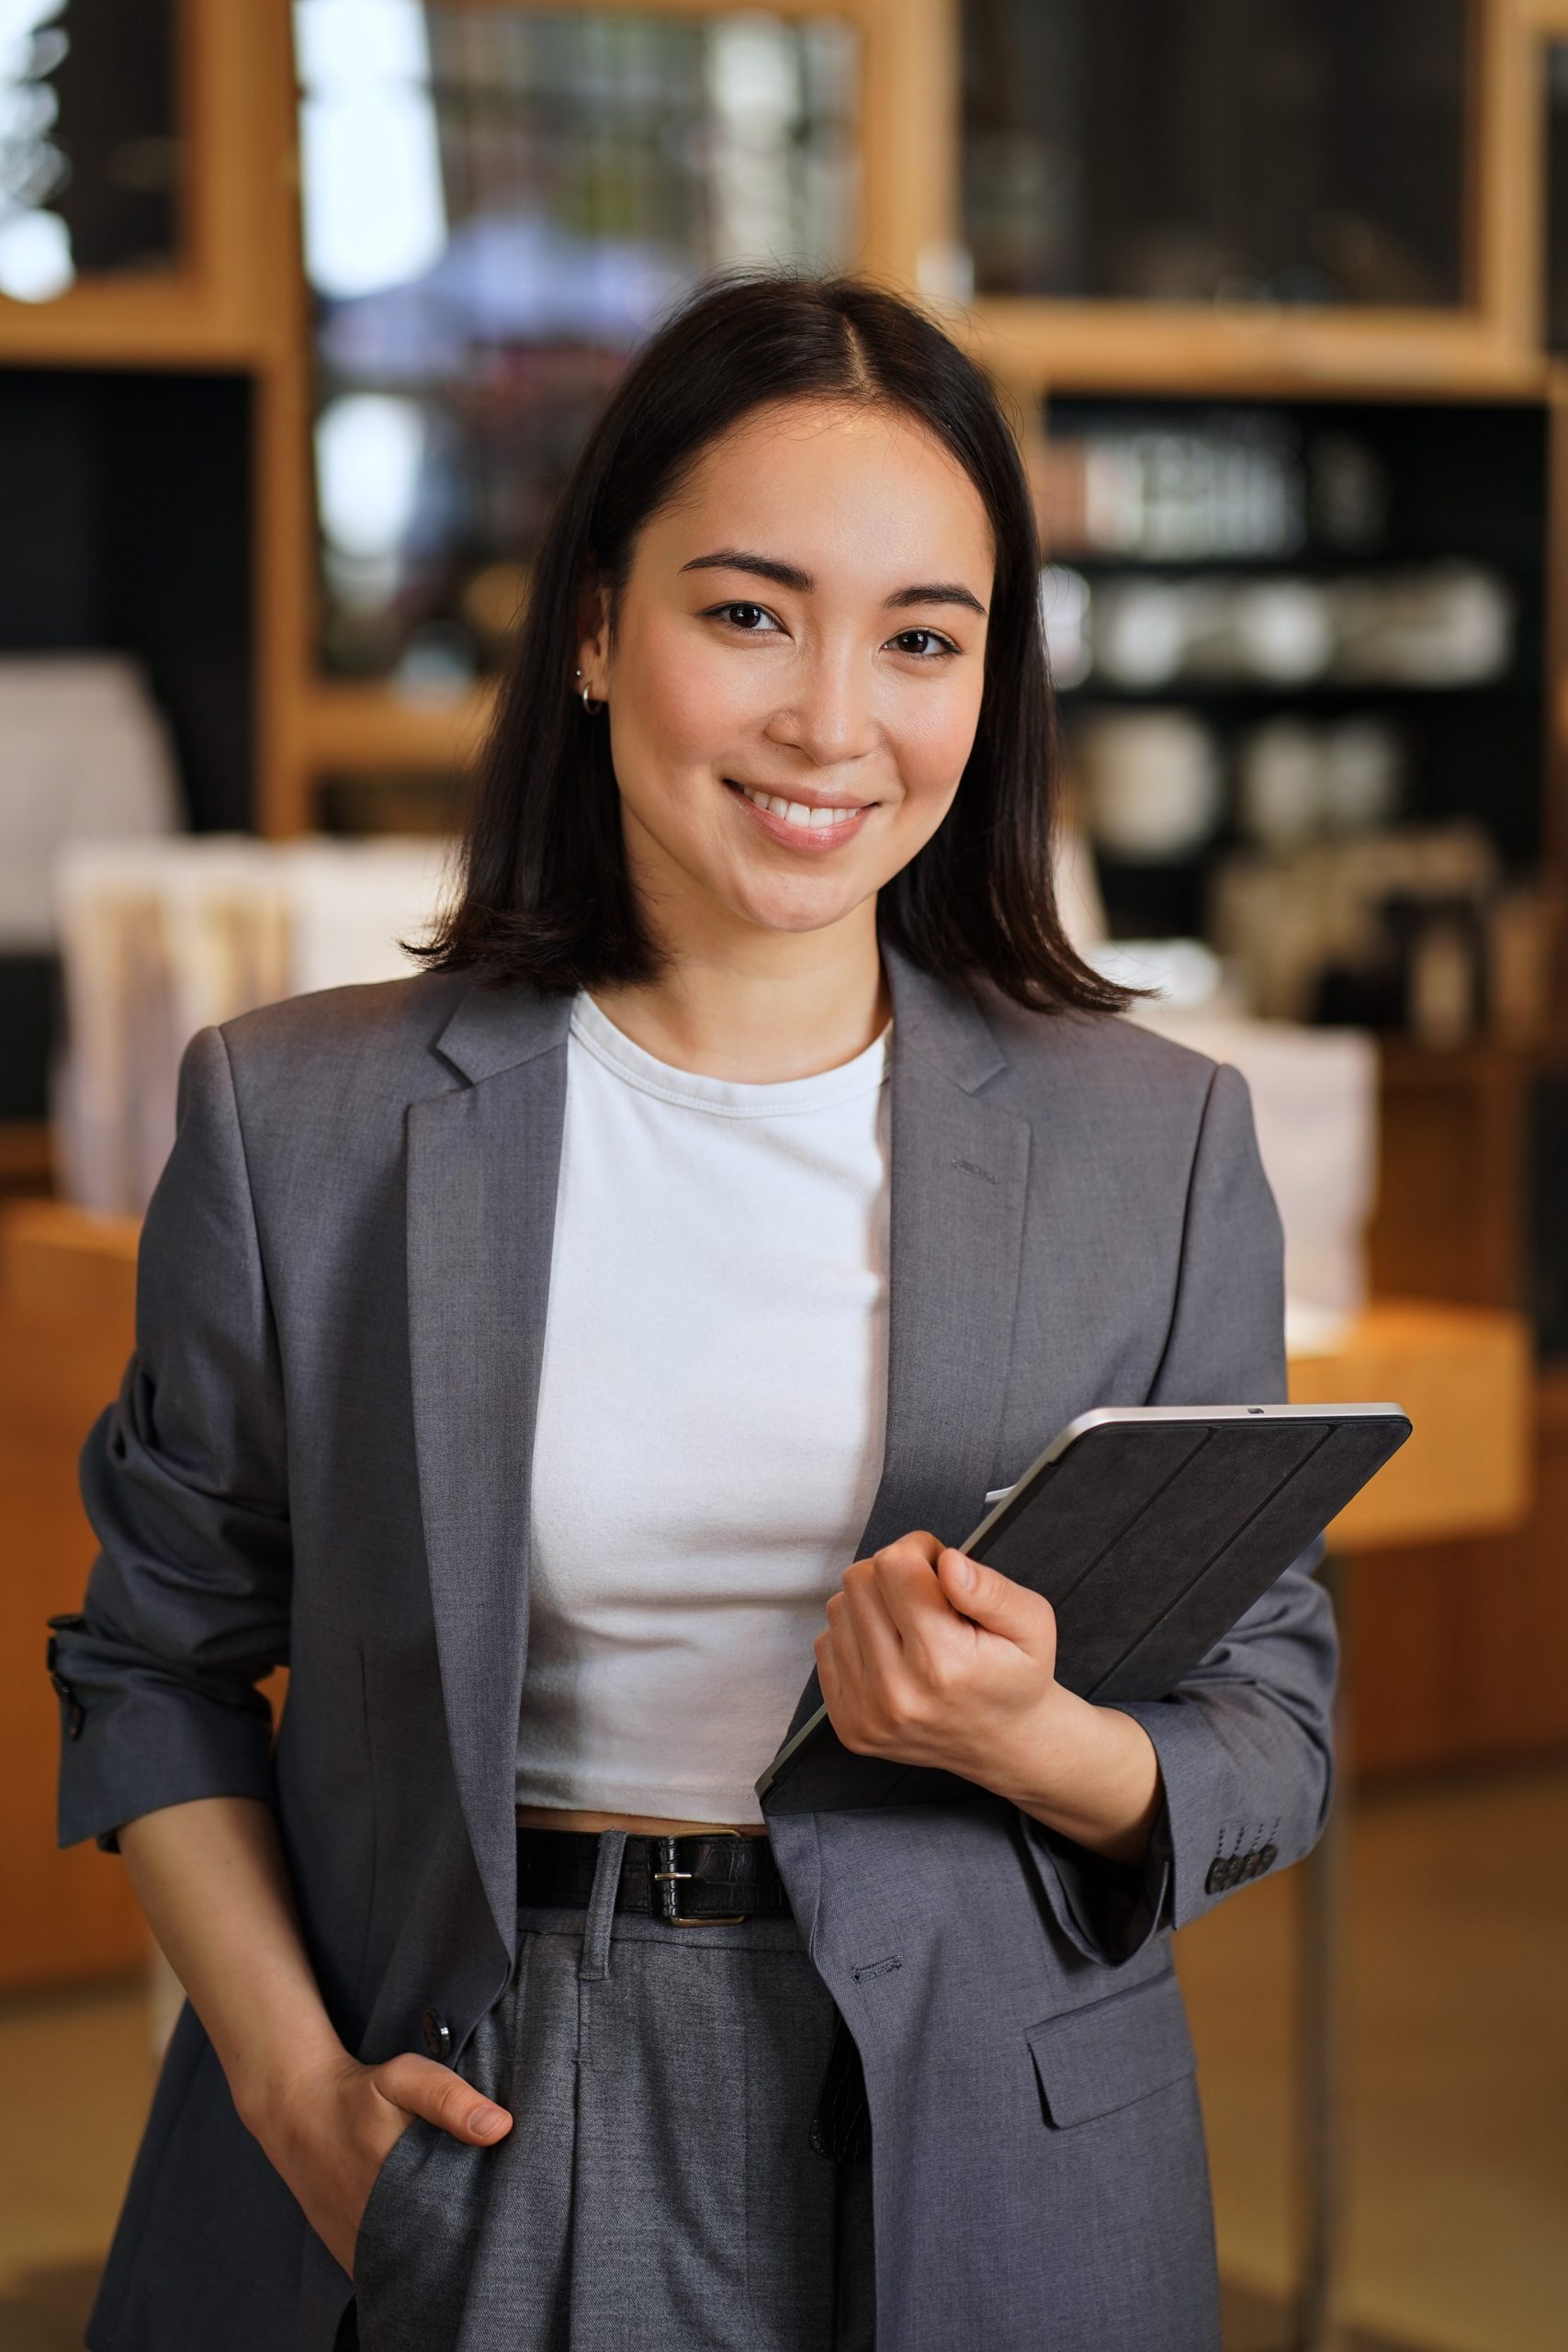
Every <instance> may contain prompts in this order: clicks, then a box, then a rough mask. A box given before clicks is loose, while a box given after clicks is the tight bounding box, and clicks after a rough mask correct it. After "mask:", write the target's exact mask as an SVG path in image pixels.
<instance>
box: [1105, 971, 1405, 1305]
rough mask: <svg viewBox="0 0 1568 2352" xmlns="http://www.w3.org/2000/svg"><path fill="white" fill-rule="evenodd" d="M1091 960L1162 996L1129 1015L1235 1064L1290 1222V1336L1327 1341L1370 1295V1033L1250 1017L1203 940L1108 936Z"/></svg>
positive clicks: (1373, 1063)
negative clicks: (1250, 1097) (1361, 1033)
mask: <svg viewBox="0 0 1568 2352" xmlns="http://www.w3.org/2000/svg"><path fill="white" fill-rule="evenodd" d="M1089 962H1090V963H1091V964H1092V965H1093V966H1094V968H1095V970H1096V971H1097V972H1100V973H1102V974H1103V975H1104V977H1105V978H1107V979H1110V980H1114V981H1116V982H1117V983H1118V984H1119V985H1121V986H1122V987H1128V988H1136V989H1153V990H1155V991H1156V994H1155V995H1153V996H1152V997H1144V998H1141V999H1139V1000H1138V1001H1135V1002H1134V1005H1133V1006H1132V1007H1131V1009H1130V1011H1129V1012H1128V1015H1127V1018H1128V1019H1129V1020H1132V1021H1136V1022H1137V1023H1139V1024H1140V1025H1141V1026H1143V1027H1145V1028H1149V1029H1157V1030H1159V1031H1160V1032H1161V1033H1162V1035H1166V1036H1168V1037H1174V1038H1175V1039H1176V1040H1177V1041H1178V1043H1179V1044H1180V1045H1184V1046H1192V1047H1193V1048H1194V1050H1195V1051H1196V1052H1198V1053H1201V1054H1210V1055H1212V1056H1213V1057H1214V1059H1215V1060H1217V1061H1224V1062H1231V1063H1234V1065H1235V1068H1236V1069H1239V1070H1240V1071H1241V1073H1242V1076H1243V1077H1244V1078H1245V1079H1246V1080H1247V1085H1248V1086H1249V1088H1250V1089H1251V1091H1252V1106H1253V1114H1254V1117H1255V1119H1256V1122H1257V1127H1258V1150H1259V1152H1260V1153H1261V1155H1262V1159H1263V1165H1264V1168H1265V1170H1267V1172H1268V1176H1269V1183H1270V1185H1271V1186H1272V1187H1273V1192H1274V1197H1275V1199H1276V1200H1277V1202H1278V1203H1279V1206H1280V1222H1281V1223H1282V1225H1283V1226H1284V1228H1285V1288H1286V1325H1287V1337H1288V1340H1289V1343H1290V1345H1291V1346H1292V1348H1293V1349H1296V1348H1306V1347H1309V1346H1329V1345H1331V1344H1332V1343H1333V1341H1334V1340H1335V1339H1336V1338H1337V1336H1338V1335H1339V1333H1340V1332H1341V1330H1342V1329H1343V1327H1344V1325H1345V1323H1346V1321H1347V1320H1348V1318H1349V1317H1351V1316H1353V1315H1355V1314H1357V1313H1358V1312H1359V1309H1360V1308H1361V1307H1362V1306H1364V1305H1365V1303H1366V1298H1367V1227H1368V1225H1369V1223H1370V1222H1371V1215H1372V1209H1373V1206H1374V1204H1375V1202H1376V1196H1377V1159H1378V1141H1377V1139H1378V1062H1377V1049H1376V1046H1374V1045H1373V1043H1372V1041H1371V1038H1370V1037H1366V1036H1363V1035H1359V1034H1357V1033H1356V1032H1354V1031H1352V1030H1348V1029H1336V1030H1333V1031H1325V1030H1322V1029H1310V1028H1303V1027H1301V1026H1298V1025H1296V1024H1294V1023H1289V1022H1284V1021H1258V1020H1255V1019H1251V1018H1249V1017H1248V1012H1247V1004H1246V1002H1245V1001H1244V1000H1243V998H1242V996H1241V995H1240V993H1239V991H1238V988H1237V985H1236V978H1237V976H1236V974H1235V971H1234V970H1233V969H1231V968H1229V967H1226V966H1225V965H1224V963H1223V962H1222V961H1221V959H1220V958H1219V957H1218V956H1216V955H1215V954H1214V952H1213V949H1212V948H1210V947H1206V946H1205V945H1204V944H1203V943H1202V942H1201V940H1196V939H1119V940H1110V941H1101V942H1100V944H1098V945H1096V946H1094V947H1092V948H1091V949H1089Z"/></svg>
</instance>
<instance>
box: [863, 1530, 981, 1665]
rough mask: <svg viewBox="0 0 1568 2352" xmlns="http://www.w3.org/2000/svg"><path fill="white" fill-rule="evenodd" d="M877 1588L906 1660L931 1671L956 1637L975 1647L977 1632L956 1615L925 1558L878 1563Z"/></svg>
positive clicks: (962, 1643) (964, 1618) (962, 1642)
mask: <svg viewBox="0 0 1568 2352" xmlns="http://www.w3.org/2000/svg"><path fill="white" fill-rule="evenodd" d="M877 1587H878V1590H879V1592H880V1594H881V1598H882V1602H883V1605H884V1607H885V1608H886V1611H887V1614H888V1616H889V1617H890V1618H891V1620H892V1622H893V1625H894V1628H895V1630H896V1632H897V1635H898V1639H899V1642H900V1644H901V1645H902V1647H903V1650H904V1654H905V1657H906V1658H907V1659H908V1660H909V1662H910V1663H911V1664H912V1665H915V1666H916V1667H918V1668H925V1669H929V1668H931V1667H932V1666H934V1665H935V1664H937V1663H939V1662H941V1661H942V1660H944V1659H946V1658H947V1657H949V1656H950V1654H951V1653H952V1650H953V1642H954V1637H955V1636H956V1637H957V1639H958V1641H959V1643H960V1644H961V1645H973V1642H974V1638H975V1636H974V1629H973V1627H972V1626H971V1625H970V1623H969V1621H968V1619H967V1617H965V1616H963V1615H961V1614H959V1613H958V1612H956V1611H954V1609H953V1603H952V1602H951V1600H949V1599H948V1597H947V1594H946V1592H945V1591H944V1590H943V1589H942V1583H941V1580H940V1579H939V1578H938V1577H936V1576H934V1575H933V1574H932V1573H931V1568H930V1567H928V1566H927V1565H926V1563H925V1561H924V1560H923V1559H920V1560H910V1559H898V1560H894V1559H892V1558H886V1559H885V1558H883V1557H881V1556H880V1555H879V1557H878V1560H877Z"/></svg>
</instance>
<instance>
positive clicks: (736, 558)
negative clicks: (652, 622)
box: [681, 548, 986, 620]
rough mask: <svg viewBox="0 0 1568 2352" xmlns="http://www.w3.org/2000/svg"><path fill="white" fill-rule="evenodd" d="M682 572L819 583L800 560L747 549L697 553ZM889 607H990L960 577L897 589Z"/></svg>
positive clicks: (807, 585) (800, 586)
mask: <svg viewBox="0 0 1568 2352" xmlns="http://www.w3.org/2000/svg"><path fill="white" fill-rule="evenodd" d="M681 569H682V571H746V572H750V574H751V576H752V577H753V578H754V579H757V580H773V581H776V582H778V584H779V586H780V587H781V588H793V589H794V590H795V594H797V595H802V596H804V595H806V594H808V593H809V592H810V590H811V589H813V588H815V586H816V585H817V582H815V580H813V578H812V576H811V574H810V572H809V571H802V570H801V569H800V566H799V565H798V564H797V563H783V562H781V561H780V560H779V559H778V558H777V557H776V556H771V555H751V554H750V553H748V551H747V550H746V549H745V548H715V550H714V552H713V553H712V554H711V555H694V557H693V558H692V560H691V561H690V563H683V564H682V566H681ZM884 605H885V609H886V610H887V611H889V612H902V611H904V610H905V609H906V607H908V605H966V606H967V607H968V609H969V611H970V612H972V613H978V614H979V616H980V617H981V619H982V620H984V619H985V617H986V607H985V605H982V603H981V602H980V599H979V598H978V596H976V594H974V592H973V590H972V589H968V588H965V587H964V583H963V582H962V581H959V580H924V581H919V582H916V583H915V584H914V585H913V586H912V587H908V588H899V589H897V590H896V591H895V592H894V594H892V595H891V596H888V597H886V598H885V599H884Z"/></svg>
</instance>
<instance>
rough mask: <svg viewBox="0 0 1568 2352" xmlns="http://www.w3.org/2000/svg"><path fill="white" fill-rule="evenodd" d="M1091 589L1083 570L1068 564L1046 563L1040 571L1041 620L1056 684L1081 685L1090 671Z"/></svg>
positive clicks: (1053, 679)
mask: <svg viewBox="0 0 1568 2352" xmlns="http://www.w3.org/2000/svg"><path fill="white" fill-rule="evenodd" d="M1091 593H1092V592H1091V590H1090V588H1089V582H1088V581H1087V580H1086V579H1085V578H1084V576H1083V573H1082V572H1081V571H1074V570H1073V568H1072V566H1071V565H1070V564H1066V563H1048V564H1047V565H1046V566H1045V568H1044V570H1043V571H1042V572H1041V574H1040V623H1041V627H1042V628H1043V629H1044V632H1045V651H1046V655H1047V657H1048V659H1049V661H1050V664H1051V683H1052V684H1053V685H1055V686H1056V687H1058V688H1069V687H1072V686H1077V685H1080V684H1082V682H1083V680H1084V679H1085V678H1087V677H1088V675H1089V662H1090V660H1091V658H1092V657H1091V655H1090V652H1089V601H1090V596H1091Z"/></svg>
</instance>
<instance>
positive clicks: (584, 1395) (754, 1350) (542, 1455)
mask: <svg viewBox="0 0 1568 2352" xmlns="http://www.w3.org/2000/svg"><path fill="white" fill-rule="evenodd" d="M890 1034H891V1033H890V1032H885V1033H884V1035H883V1036H882V1037H881V1038H879V1039H878V1041H877V1043H876V1044H875V1045H874V1046H871V1047H869V1048H868V1050H867V1051H866V1052H864V1053H863V1054H861V1055H859V1056H858V1057H856V1058H855V1060H853V1061H852V1062H846V1063H844V1064H843V1065H841V1067H840V1068H839V1069H832V1070H827V1071H824V1072H823V1073H822V1074H821V1075H820V1076H819V1077H815V1078H805V1079H792V1080H786V1081H784V1082H783V1083H781V1084H778V1085H770V1086H752V1085H741V1084H739V1083H734V1082H732V1081H731V1080H728V1079H717V1078H705V1077H702V1076H699V1075H696V1074H694V1073H691V1072H688V1071H685V1070H680V1069H672V1068H671V1066H670V1065H669V1064H668V1063H666V1062H660V1061H657V1060H656V1059H655V1058H654V1057H653V1056H652V1055H651V1054H648V1053H645V1052H644V1051H643V1050H642V1048H641V1047H640V1046H636V1045H634V1044H633V1043H632V1041H631V1039H630V1038H629V1037H626V1036H624V1035H622V1033H621V1031H620V1030H618V1029H617V1028H615V1026H614V1024H613V1023H611V1022H610V1021H609V1020H608V1019H607V1018H606V1017H605V1015H604V1013H603V1012H601V1011H600V1010H599V1008H598V1006H597V1005H596V1004H595V1003H594V1002H593V1001H592V998H590V997H588V996H586V995H581V996H580V997H579V998H578V1000H577V1004H576V1007H575V1010H574V1012H573V1016H572V1023H571V1033H570V1044H569V1046H568V1064H567V1096H566V1131H565V1136H564V1140H563V1144H562V1150H561V1169H560V1187H559V1193H558V1204H557V1209H556V1227H555V1242H554V1249H553V1253H552V1257H551V1265H550V1292H549V1307H548V1312H547V1317H546V1324H545V1344H544V1359H543V1364H542V1368H541V1374H540V1389H539V1405H538V1419H537V1423H536V1435H535V1442H534V1467H533V1490H532V1526H533V1545H532V1566H531V1589H530V1595H529V1608H528V1627H529V1631H528V1658H527V1671H526V1676H525V1683H524V1691H523V1708H522V1722H521V1725H520V1732H519V1738H518V1746H517V1802H518V1804H536V1805H552V1806H568V1807H572V1808H576V1809H580V1810H582V1811H595V1812H605V1813H630V1814H647V1815H659V1816H661V1817H663V1818H666V1819H671V1820H691V1821H726V1822H755V1821H760V1820H761V1808H760V1807H759V1805H758V1804H757V1800H756V1797H755V1794H754V1793H753V1790H752V1785H751V1784H752V1782H753V1781H754V1780H755V1779H756V1776H757V1774H758V1773H759V1772H760V1771H761V1769H762V1767H763V1765H764V1764H765V1763H766V1762H767V1761H768V1759H769V1758H770V1757H771V1756H772V1755H773V1751H774V1749H775V1748H776V1747H777V1746H778V1743H779V1741H780V1739H781V1738H782V1737H783V1736H784V1730H785V1728H786V1726H787V1724H788V1722H789V1718H790V1715H791V1713H792V1712H793V1710H794V1707H795V1701H796V1699H797V1698H798V1697H799V1695H800V1692H801V1690H802V1689H803V1687H804V1685H805V1683H806V1680H807V1676H808V1675H809V1674H810V1672H811V1668H812V1666H813V1664H814V1659H813V1657H812V1650H811V1645H812V1641H813V1639H814V1637H815V1636H816V1635H817V1634H818V1633H819V1632H820V1631H821V1629H822V1626H823V1623H824V1622H825V1620H824V1615H823V1610H824V1604H825V1602H826V1600H827V1597H828V1595H829V1593H830V1592H832V1591H833V1590H835V1589H836V1588H837V1586H838V1584H839V1580H840V1577H842V1575H843V1572H844V1569H845V1568H846V1567H847V1566H848V1565H849V1563H850V1562H851V1560H852V1559H853V1558H854V1556H855V1550H856V1546H857V1544H858V1543H859V1540H860V1536H861V1532H862V1530H863V1527H864V1524H865V1521H866V1519H867V1517H868V1516H869V1514H870V1510H871V1504H872V1499H873V1497H874V1494H875V1491H876V1487H877V1482H878V1480H879V1478H880V1476H881V1473H882V1448H883V1435H884V1419H885V1410H886V1385H887V1373H886V1333H887V1198H888V1194H887V1153H888V1144H887V1086H886V1077H887V1067H888V1038H889V1035H890Z"/></svg>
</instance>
